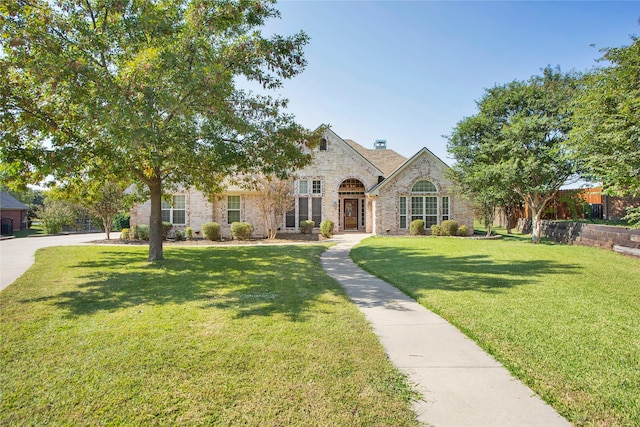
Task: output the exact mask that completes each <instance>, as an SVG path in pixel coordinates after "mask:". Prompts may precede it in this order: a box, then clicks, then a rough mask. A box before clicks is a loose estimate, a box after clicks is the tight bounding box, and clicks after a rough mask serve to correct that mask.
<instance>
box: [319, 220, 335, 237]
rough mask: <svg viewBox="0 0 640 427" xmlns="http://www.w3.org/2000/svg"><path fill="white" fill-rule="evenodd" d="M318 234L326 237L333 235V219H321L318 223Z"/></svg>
mask: <svg viewBox="0 0 640 427" xmlns="http://www.w3.org/2000/svg"><path fill="white" fill-rule="evenodd" d="M320 234H322V236H323V237H326V238H327V239H328V238H330V237H331V236H333V221H329V220H328V219H326V220H324V221H322V222H321V223H320Z"/></svg>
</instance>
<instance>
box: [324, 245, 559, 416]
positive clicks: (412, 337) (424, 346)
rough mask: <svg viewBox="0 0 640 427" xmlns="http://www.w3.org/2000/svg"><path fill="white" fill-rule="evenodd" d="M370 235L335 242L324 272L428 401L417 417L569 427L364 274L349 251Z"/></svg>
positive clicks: (456, 336)
mask: <svg viewBox="0 0 640 427" xmlns="http://www.w3.org/2000/svg"><path fill="white" fill-rule="evenodd" d="M365 237H368V235H366V234H342V235H336V236H334V240H335V241H336V242H337V245H335V246H332V247H331V248H329V249H328V250H327V251H326V252H324V254H323V255H322V265H323V267H324V269H325V270H326V271H327V272H328V273H329V274H330V275H331V276H332V277H333V278H335V279H336V280H337V281H338V282H339V283H340V284H341V285H342V286H343V287H344V289H345V290H346V292H347V294H348V295H349V297H350V298H351V300H352V301H353V302H354V303H355V304H356V305H357V306H358V307H359V308H360V310H361V311H362V312H363V313H364V315H365V316H366V318H367V319H368V321H369V322H370V323H371V325H372V327H373V329H374V331H375V333H376V334H377V335H378V337H379V338H380V341H381V343H382V345H383V346H384V348H385V350H386V352H387V355H388V356H389V358H390V360H391V362H392V363H393V364H394V365H395V366H396V367H398V368H399V369H401V370H403V371H404V372H405V373H406V374H407V375H408V376H409V380H410V382H412V383H414V384H416V386H417V388H418V391H419V392H421V393H422V395H423V397H424V400H423V401H419V402H416V403H415V404H414V410H415V411H416V413H417V414H418V419H419V420H420V421H421V422H423V423H424V424H427V425H432V426H436V427H438V426H446V427H458V426H473V427H482V426H490V427H500V426H505V427H514V426H518V427H524V426H535V427H538V426H540V427H542V426H544V427H555V426H558V427H560V426H570V425H571V424H569V423H568V422H567V421H566V420H565V419H564V418H562V417H560V416H559V415H558V414H557V413H556V412H555V411H554V410H553V409H552V408H551V407H550V406H549V405H547V404H546V403H544V402H543V401H542V400H541V399H540V398H539V397H538V396H537V395H535V394H534V393H533V392H532V391H531V390H530V389H529V388H527V387H525V386H524V385H523V384H522V383H521V382H520V381H518V380H516V379H515V378H514V377H512V376H511V374H510V373H509V372H508V371H507V370H506V369H505V368H504V367H503V366H502V365H501V364H500V363H498V362H497V361H496V360H495V359H493V358H492V357H491V356H489V355H488V354H487V353H485V352H484V351H483V350H482V349H480V347H478V346H477V345H476V344H475V343H474V342H473V341H471V340H470V339H469V338H467V337H466V336H465V335H463V334H462V333H461V332H460V331H458V330H457V329H456V328H454V327H453V326H451V325H450V324H449V323H448V322H446V321H445V320H444V319H442V318H441V317H439V316H437V315H435V314H434V313H432V312H430V311H428V310H427V309H425V308H424V307H422V306H421V305H419V304H418V303H417V302H416V301H415V300H413V299H411V298H409V297H408V296H406V295H405V294H403V293H402V292H400V291H399V290H398V289H396V288H394V287H393V286H391V285H389V284H387V283H386V282H384V281H382V280H380V279H378V278H376V277H374V276H372V275H370V274H368V273H366V272H365V271H363V270H361V269H360V268H358V267H357V266H356V265H355V264H354V263H353V262H352V261H351V259H350V258H349V251H350V250H351V248H352V247H353V246H355V245H356V244H357V243H359V242H360V241H361V240H362V239H363V238H365Z"/></svg>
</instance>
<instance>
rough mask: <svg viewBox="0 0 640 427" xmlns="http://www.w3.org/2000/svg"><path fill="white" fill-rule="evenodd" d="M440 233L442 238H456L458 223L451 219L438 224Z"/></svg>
mask: <svg viewBox="0 0 640 427" xmlns="http://www.w3.org/2000/svg"><path fill="white" fill-rule="evenodd" d="M440 231H441V232H442V235H443V236H457V235H458V223H457V222H456V221H453V220H451V219H447V220H445V221H442V224H440Z"/></svg>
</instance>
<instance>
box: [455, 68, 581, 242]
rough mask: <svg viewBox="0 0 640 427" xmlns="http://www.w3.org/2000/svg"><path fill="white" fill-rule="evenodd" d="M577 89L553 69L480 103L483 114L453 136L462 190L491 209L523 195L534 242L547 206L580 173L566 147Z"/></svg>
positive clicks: (459, 126)
mask: <svg viewBox="0 0 640 427" xmlns="http://www.w3.org/2000/svg"><path fill="white" fill-rule="evenodd" d="M577 84H578V78H577V76H576V75H574V74H571V73H569V74H563V73H562V72H561V71H560V70H558V69H552V68H550V67H547V68H545V69H544V70H543V75H542V76H533V77H531V78H530V79H529V80H528V81H517V80H516V81H513V82H511V83H508V84H506V85H502V86H495V87H493V88H491V89H488V90H487V91H486V93H485V95H484V96H483V97H482V99H481V100H480V101H479V102H478V110H479V112H478V114H477V115H475V116H473V117H469V118H466V119H464V120H462V121H461V122H460V123H458V124H457V125H456V127H455V128H454V130H453V131H452V133H451V134H450V135H449V136H448V140H449V144H448V150H449V152H451V153H452V155H453V156H454V158H455V159H456V161H457V164H456V165H455V166H454V173H455V174H456V175H457V176H458V179H459V181H460V182H461V186H462V190H463V191H464V192H466V193H467V194H471V195H475V196H480V199H481V203H482V204H486V205H487V207H488V206H489V205H491V204H494V205H496V206H499V205H500V200H501V199H502V198H504V197H507V196H508V195H509V193H511V192H515V193H517V194H518V195H519V196H520V198H521V199H522V201H523V202H524V203H525V204H527V205H528V206H529V208H530V209H531V211H532V215H533V233H532V234H533V235H532V241H533V242H534V243H537V242H538V241H539V240H540V224H541V222H540V221H541V219H542V214H543V212H544V209H545V207H546V206H547V204H548V203H549V202H550V201H551V200H552V199H553V196H554V195H555V193H556V192H557V190H558V189H559V188H560V187H561V186H562V185H563V184H564V183H565V182H566V181H567V179H568V178H569V177H571V176H572V175H573V174H574V170H575V165H574V162H573V160H572V158H571V156H570V155H569V154H568V153H567V150H566V148H565V144H564V143H565V141H566V139H567V134H568V132H569V131H570V129H571V114H572V111H571V108H570V101H571V99H572V97H573V96H574V93H575V90H576V86H577ZM507 199H508V197H507Z"/></svg>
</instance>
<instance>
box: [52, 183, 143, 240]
mask: <svg viewBox="0 0 640 427" xmlns="http://www.w3.org/2000/svg"><path fill="white" fill-rule="evenodd" d="M127 187H128V185H127V184H126V183H125V182H117V181H116V179H115V178H114V177H111V179H105V180H103V179H100V180H96V179H93V180H84V181H77V180H76V181H73V182H71V183H66V184H65V185H64V186H62V187H57V188H56V189H55V193H57V197H58V198H61V199H66V200H70V201H73V202H74V203H76V204H78V205H80V206H82V207H84V208H85V209H86V210H88V211H89V212H90V213H91V214H92V215H93V216H95V217H96V218H98V219H100V220H101V221H102V227H103V229H104V232H105V233H106V235H107V240H110V239H111V229H112V228H113V221H114V219H115V217H116V215H118V214H120V213H122V212H123V211H125V210H128V209H130V208H131V206H132V205H133V203H134V201H136V199H135V197H134V195H133V194H128V193H127V192H126V191H125V190H126V189H127Z"/></svg>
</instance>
